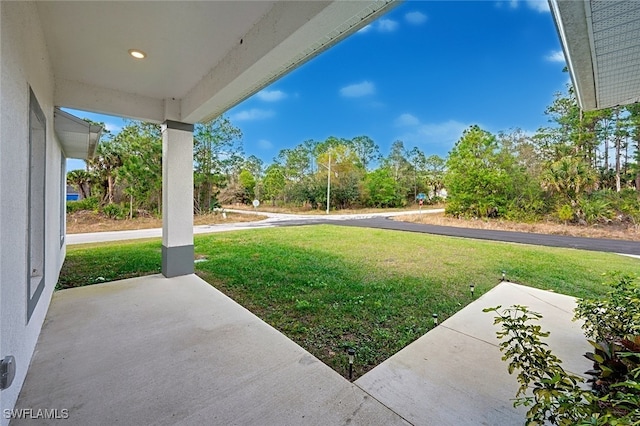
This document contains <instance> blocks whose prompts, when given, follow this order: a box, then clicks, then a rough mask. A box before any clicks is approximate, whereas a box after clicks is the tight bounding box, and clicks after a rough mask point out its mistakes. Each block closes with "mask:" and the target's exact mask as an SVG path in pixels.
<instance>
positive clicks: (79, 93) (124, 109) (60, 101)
mask: <svg viewBox="0 0 640 426" xmlns="http://www.w3.org/2000/svg"><path fill="white" fill-rule="evenodd" d="M54 104H55V105H56V106H62V107H65V108H73V109H79V110H83V111H91V112H96V113H100V114H108V115H115V116H119V117H127V118H132V119H136V120H142V121H148V122H151V123H161V122H163V121H164V119H165V117H164V115H165V105H164V104H165V102H164V100H162V99H155V98H149V97H146V96H141V95H136V94H133V93H125V92H121V91H117V90H113V89H106V88H104V87H98V86H93V85H90V84H86V83H80V82H77V81H70V80H64V79H56V81H55V92H54Z"/></svg>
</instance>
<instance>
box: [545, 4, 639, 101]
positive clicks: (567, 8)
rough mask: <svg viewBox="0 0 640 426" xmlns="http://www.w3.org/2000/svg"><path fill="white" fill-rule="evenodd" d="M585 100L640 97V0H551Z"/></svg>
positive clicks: (578, 86) (568, 56) (571, 68)
mask: <svg viewBox="0 0 640 426" xmlns="http://www.w3.org/2000/svg"><path fill="white" fill-rule="evenodd" d="M550 5H551V10H552V11H553V15H554V18H555V21H556V26H557V28H558V33H559V35H560V40H561V42H562V46H563V49H564V53H565V57H566V59H567V64H568V66H569V70H570V71H571V77H572V79H573V83H574V87H575V88H576V92H577V96H578V100H579V102H580V106H581V107H582V108H583V109H585V110H594V109H602V108H609V107H614V106H618V105H628V104H631V103H635V102H640V2H638V1H637V0H631V1H612V0H580V1H573V0H571V1H570V0H550Z"/></svg>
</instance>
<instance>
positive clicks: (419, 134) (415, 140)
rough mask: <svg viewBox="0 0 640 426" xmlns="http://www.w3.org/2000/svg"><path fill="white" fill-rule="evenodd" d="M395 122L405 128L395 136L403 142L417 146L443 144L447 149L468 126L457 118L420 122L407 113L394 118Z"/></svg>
mask: <svg viewBox="0 0 640 426" xmlns="http://www.w3.org/2000/svg"><path fill="white" fill-rule="evenodd" d="M395 124H396V126H403V127H405V128H407V131H406V132H405V133H404V134H401V135H398V136H397V139H399V140H402V141H404V142H405V143H408V144H414V145H417V146H425V145H430V146H434V145H435V146H443V147H446V148H447V149H451V147H453V145H454V144H455V143H456V141H457V140H458V139H460V136H462V132H464V131H465V130H466V129H467V128H468V127H469V124H465V123H461V122H459V121H457V120H447V121H443V122H439V123H422V122H421V121H420V120H419V119H418V118H417V117H416V116H414V115H412V114H408V113H404V114H401V115H400V116H399V117H398V118H397V119H396V120H395Z"/></svg>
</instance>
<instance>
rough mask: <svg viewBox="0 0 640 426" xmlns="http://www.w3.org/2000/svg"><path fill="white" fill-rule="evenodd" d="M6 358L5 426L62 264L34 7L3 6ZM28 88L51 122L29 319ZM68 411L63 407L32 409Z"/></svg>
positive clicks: (47, 74)
mask: <svg viewBox="0 0 640 426" xmlns="http://www.w3.org/2000/svg"><path fill="white" fill-rule="evenodd" d="M0 7H1V9H0V15H1V21H0V31H1V35H0V40H1V60H0V68H1V80H0V81H1V83H0V112H1V115H0V117H1V118H0V200H2V202H1V203H0V241H1V244H0V245H1V246H2V247H1V248H0V332H1V333H0V357H4V356H6V355H13V356H14V357H15V358H16V367H17V373H16V378H15V380H14V382H13V384H12V385H11V387H9V388H8V389H5V390H3V391H1V392H0V408H1V409H0V422H1V423H0V424H1V425H2V426H4V425H7V424H8V420H7V419H5V418H4V417H5V416H4V415H3V413H4V410H5V409H11V408H13V406H14V404H15V402H16V399H17V398H18V394H19V392H20V388H21V386H22V383H23V381H24V378H25V376H26V374H27V368H28V366H29V362H30V360H31V356H32V354H33V350H34V347H35V344H36V341H37V339H38V335H39V333H40V329H41V327H42V323H43V321H44V317H45V314H46V312H47V309H48V306H49V302H50V300H51V295H52V293H53V289H54V286H55V283H56V282H57V279H58V273H59V271H60V267H61V264H62V261H63V260H64V247H62V248H61V247H60V203H61V202H62V199H63V198H62V196H63V194H61V185H60V179H61V160H62V158H61V155H62V153H61V149H60V145H59V143H58V142H57V140H56V138H55V135H54V129H53V93H54V79H53V75H52V71H51V70H52V68H51V64H50V61H49V54H48V52H47V48H46V44H45V41H44V36H43V34H42V31H41V30H40V17H39V15H38V12H37V10H36V7H35V5H34V4H33V3H31V2H5V1H2V2H0ZM29 87H31V89H32V90H33V92H34V93H35V95H36V98H37V99H38V102H39V103H40V107H41V108H42V111H43V112H44V115H45V119H46V126H47V132H46V188H45V193H46V207H45V208H46V210H45V221H46V222H45V238H46V239H45V280H46V281H45V288H44V291H43V293H42V294H41V296H40V299H39V301H38V304H37V306H36V308H35V311H34V312H33V315H32V316H31V319H30V320H29V321H28V322H27V299H26V298H27V294H26V293H27V270H26V269H27V266H26V265H27V250H28V248H27V241H28V234H27V224H28V210H27V200H28V173H29V167H28V165H29V149H28V143H29V142H28V141H29V124H28V123H29ZM33 408H64V407H33Z"/></svg>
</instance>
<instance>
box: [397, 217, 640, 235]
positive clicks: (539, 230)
mask: <svg viewBox="0 0 640 426" xmlns="http://www.w3.org/2000/svg"><path fill="white" fill-rule="evenodd" d="M393 219H394V220H398V221H403V222H414V223H425V224H429V225H441V226H455V227H459V228H475V229H495V230H500V231H518V232H531V233H536V234H548V235H568V236H573V237H587V238H610V239H616V240H628V241H640V227H637V226H633V225H632V224H625V223H616V222H613V223H611V224H603V225H590V226H581V225H563V224H560V223H555V222H538V223H519V222H509V221H505V220H496V219H456V218H453V217H448V216H445V215H444V214H442V213H439V214H419V215H407V216H397V217H394V218H393Z"/></svg>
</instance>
